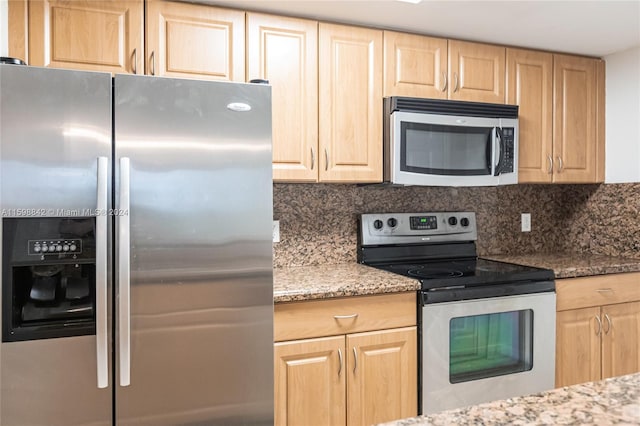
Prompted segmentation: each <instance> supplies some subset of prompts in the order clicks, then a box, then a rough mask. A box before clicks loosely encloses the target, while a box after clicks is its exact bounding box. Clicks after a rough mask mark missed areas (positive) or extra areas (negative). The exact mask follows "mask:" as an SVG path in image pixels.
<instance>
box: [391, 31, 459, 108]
mask: <svg viewBox="0 0 640 426" xmlns="http://www.w3.org/2000/svg"><path fill="white" fill-rule="evenodd" d="M447 66H448V64H447V40H446V39H443V38H434V37H425V36H421V35H415V34H405V33H397V32H393V31H385V32H384V96H409V97H416V98H438V99H446V98H447Z"/></svg>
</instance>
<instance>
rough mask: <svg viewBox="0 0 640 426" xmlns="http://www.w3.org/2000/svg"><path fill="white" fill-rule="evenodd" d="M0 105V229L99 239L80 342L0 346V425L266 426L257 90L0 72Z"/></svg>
mask: <svg viewBox="0 0 640 426" xmlns="http://www.w3.org/2000/svg"><path fill="white" fill-rule="evenodd" d="M112 84H113V89H112ZM0 90H1V92H0V124H1V128H0V179H1V180H0V182H1V185H2V186H1V190H2V192H0V208H1V209H2V213H3V216H4V217H21V216H22V215H25V214H27V215H32V216H35V217H48V216H74V215H75V214H77V213H78V212H85V213H87V212H90V213H92V214H91V215H90V216H96V241H97V242H96V244H97V245H100V243H99V241H100V239H101V238H103V241H104V243H103V244H102V245H101V246H100V247H98V246H97V247H96V275H97V277H96V289H95V290H96V309H97V314H96V335H89V336H77V337H65V338H50V339H40V340H32V341H23V342H3V343H2V345H1V346H0V375H1V376H0V377H1V380H2V382H1V383H0V403H1V412H0V424H2V425H3V426H4V425H21V426H22V425H76V424H95V425H99V424H105V425H107V424H119V425H126V424H136V425H140V424H146V425H170V424H171V425H175V424H224V425H240V424H252V425H253V424H264V425H266V424H273V355H272V352H273V325H272V324H273V322H272V321H273V319H272V317H273V293H272V266H271V265H272V246H271V221H272V185H271V103H270V102H271V99H270V87H269V86H265V85H254V84H238V83H225V82H200V81H195V80H177V79H165V78H158V77H141V76H126V75H118V76H116V77H115V78H113V79H112V78H111V76H110V75H109V74H103V73H92V72H75V71H66V70H65V71H63V70H53V69H39V68H33V67H16V66H9V65H4V66H3V65H0ZM112 90H113V92H112ZM112 94H113V98H112ZM112 99H113V100H112ZM112 103H113V107H112ZM233 104H236V105H238V104H240V105H242V108H237V107H235V106H234V105H233ZM238 109H239V110H240V111H238ZM112 111H113V112H112ZM112 114H113V115H112ZM112 118H113V122H112ZM112 125H113V132H112ZM112 153H113V154H112ZM112 155H113V156H112ZM105 166H106V168H105ZM112 170H113V174H112ZM25 176H28V178H27V177H25ZM112 180H113V182H114V185H113V189H112V188H111V182H112ZM105 205H106V209H107V212H106V213H107V214H106V215H105V214H104V213H105V212H104V211H103V210H102V209H103V208H104V207H105ZM109 210H110V211H109ZM101 236H102V237H101ZM1 237H2V235H0V238H1ZM112 253H113V254H114V255H113V256H112V255H111V254H112ZM101 262H102V263H101ZM103 266H104V267H103ZM101 283H103V284H101ZM112 330H113V331H114V333H113V334H112ZM112 359H113V360H114V361H115V365H112V363H111V360H112Z"/></svg>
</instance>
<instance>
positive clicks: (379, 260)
mask: <svg viewBox="0 0 640 426" xmlns="http://www.w3.org/2000/svg"><path fill="white" fill-rule="evenodd" d="M359 228H360V229H359V231H360V232H359V233H360V240H359V247H358V258H359V261H360V262H361V263H364V264H367V265H370V266H373V267H376V268H379V269H383V270H386V271H390V272H394V273H398V274H402V275H405V276H408V277H414V278H416V279H419V280H420V282H421V291H420V292H419V294H418V313H419V321H418V322H419V324H420V326H419V330H420V333H419V336H420V342H421V343H420V345H419V346H420V351H421V352H420V354H419V357H418V359H419V360H420V368H419V370H420V377H419V378H417V381H418V383H419V392H418V394H419V395H420V406H421V412H422V413H423V414H428V413H434V412H438V411H442V410H446V409H450V408H458V407H463V406H467V405H472V404H477V403H481V402H486V401H491V400H495V399H502V398H506V397H511V396H518V395H523V394H528V393H534V392H539V391H543V390H547V389H551V388H553V386H554V380H555V309H556V308H555V304H556V295H555V283H554V281H553V277H554V276H553V271H550V270H546V269H539V268H531V267H528V266H522V265H514V264H509V263H504V262H495V261H491V260H487V259H481V258H478V257H477V253H476V247H475V240H476V238H477V225H476V219H475V213H473V212H420V213H374V214H363V215H361V218H360V227H359Z"/></svg>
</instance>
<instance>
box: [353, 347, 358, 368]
mask: <svg viewBox="0 0 640 426" xmlns="http://www.w3.org/2000/svg"><path fill="white" fill-rule="evenodd" d="M357 369H358V351H356V348H355V346H354V348H353V374H356V370H357Z"/></svg>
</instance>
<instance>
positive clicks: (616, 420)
mask: <svg viewBox="0 0 640 426" xmlns="http://www.w3.org/2000/svg"><path fill="white" fill-rule="evenodd" d="M463 424H465V425H470V424H473V425H494V426H498V425H551V424H562V425H581V426H582V425H594V426H595V425H598V426H601V425H612V424H625V425H640V373H636V374H630V375H626V376H620V377H614V378H610V379H606V380H602V381H598V382H590V383H583V384H579V385H574V386H568V387H564V388H558V389H553V390H550V391H547V392H541V393H537V394H533V395H528V396H522V397H517V398H509V399H504V400H500V401H494V402H487V403H484V404H478V405H474V406H471V407H466V408H459V409H455V410H448V411H443V412H441V413H436V414H431V415H427V416H418V417H413V418H409V419H403V420H397V421H393V422H389V423H384V425H385V426H414V425H433V426H440V425H463Z"/></svg>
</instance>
